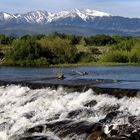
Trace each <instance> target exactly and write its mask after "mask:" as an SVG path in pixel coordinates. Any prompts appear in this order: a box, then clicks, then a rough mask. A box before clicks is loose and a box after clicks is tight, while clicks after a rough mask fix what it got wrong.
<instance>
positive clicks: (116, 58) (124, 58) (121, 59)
mask: <svg viewBox="0 0 140 140" xmlns="http://www.w3.org/2000/svg"><path fill="white" fill-rule="evenodd" d="M101 61H103V62H118V63H127V62H129V56H128V52H126V51H118V50H115V51H109V52H107V53H105V54H104V55H103V56H102V57H101Z"/></svg>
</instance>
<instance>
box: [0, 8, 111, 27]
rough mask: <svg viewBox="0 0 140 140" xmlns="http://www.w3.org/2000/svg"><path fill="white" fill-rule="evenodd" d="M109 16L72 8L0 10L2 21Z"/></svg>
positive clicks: (33, 21)
mask: <svg viewBox="0 0 140 140" xmlns="http://www.w3.org/2000/svg"><path fill="white" fill-rule="evenodd" d="M103 16H111V15H110V14H108V13H104V12H100V11H96V10H90V9H73V10H71V11H61V12H58V13H48V12H46V11H41V10H37V11H31V12H28V13H26V14H14V15H12V14H8V13H4V12H0V19H1V20H3V21H9V20H10V19H15V20H16V21H17V23H20V22H22V23H29V24H46V23H51V22H53V21H57V20H59V19H65V18H75V17H79V18H81V19H82V20H84V21H86V20H87V19H92V18H95V17H103Z"/></svg>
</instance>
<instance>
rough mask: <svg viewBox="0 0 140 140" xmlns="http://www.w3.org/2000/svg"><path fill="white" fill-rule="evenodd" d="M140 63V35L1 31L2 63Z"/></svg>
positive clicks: (33, 64) (0, 50) (29, 64)
mask: <svg viewBox="0 0 140 140" xmlns="http://www.w3.org/2000/svg"><path fill="white" fill-rule="evenodd" d="M106 63H108V64H109V63H111V64H115V63H117V64H140V37H130V36H109V35H95V36H88V37H83V36H75V35H66V34H63V33H57V32H55V33H52V34H49V35H25V36H23V37H21V38H15V37H13V36H5V35H0V65H3V66H27V67H28V66H57V65H59V66H60V65H63V66H65V65H67V66H68V65H88V64H91V65H92V64H93V65H94V64H95V65H96V64H106Z"/></svg>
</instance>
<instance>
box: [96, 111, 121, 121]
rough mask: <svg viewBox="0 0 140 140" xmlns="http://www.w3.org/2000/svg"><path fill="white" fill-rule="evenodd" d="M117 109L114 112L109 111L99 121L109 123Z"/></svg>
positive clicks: (115, 114) (116, 113)
mask: <svg viewBox="0 0 140 140" xmlns="http://www.w3.org/2000/svg"><path fill="white" fill-rule="evenodd" d="M118 113H119V111H116V112H110V113H109V114H107V115H106V117H105V118H104V119H102V120H100V121H99V122H100V123H111V121H112V120H113V119H114V118H115V117H116V116H117V115H118Z"/></svg>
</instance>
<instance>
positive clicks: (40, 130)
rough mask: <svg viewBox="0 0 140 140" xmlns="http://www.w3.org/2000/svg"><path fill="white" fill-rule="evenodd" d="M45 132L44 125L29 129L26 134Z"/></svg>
mask: <svg viewBox="0 0 140 140" xmlns="http://www.w3.org/2000/svg"><path fill="white" fill-rule="evenodd" d="M43 130H44V126H43V125H38V126H35V127H33V128H29V129H28V130H27V131H26V133H35V132H38V133H41V132H43Z"/></svg>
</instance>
